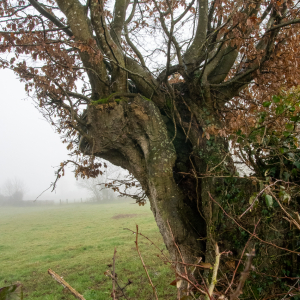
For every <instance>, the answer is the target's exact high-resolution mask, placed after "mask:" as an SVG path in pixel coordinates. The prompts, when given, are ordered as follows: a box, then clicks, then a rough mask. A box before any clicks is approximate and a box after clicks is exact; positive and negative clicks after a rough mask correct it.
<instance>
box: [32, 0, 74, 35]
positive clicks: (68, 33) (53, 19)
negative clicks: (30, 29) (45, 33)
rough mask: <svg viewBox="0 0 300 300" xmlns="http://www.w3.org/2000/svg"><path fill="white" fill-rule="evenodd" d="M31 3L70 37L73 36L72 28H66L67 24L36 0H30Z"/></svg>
mask: <svg viewBox="0 0 300 300" xmlns="http://www.w3.org/2000/svg"><path fill="white" fill-rule="evenodd" d="M29 2H30V4H31V5H32V6H33V7H34V8H35V9H36V10H37V11H38V12H39V13H40V14H41V15H43V16H44V17H46V18H47V19H48V20H50V21H51V22H52V23H54V24H55V25H56V26H57V27H59V28H61V29H62V30H63V31H64V32H65V33H66V34H67V35H68V36H69V37H72V36H73V33H72V31H71V30H69V29H68V28H66V25H64V24H63V23H61V22H60V21H59V20H58V19H57V18H56V17H55V16H53V15H52V14H50V13H49V12H47V11H46V10H45V9H44V8H43V7H42V6H41V5H40V4H39V3H38V2H37V1H36V0H29Z"/></svg>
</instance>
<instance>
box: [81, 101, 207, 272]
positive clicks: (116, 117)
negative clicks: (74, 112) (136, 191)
mask: <svg viewBox="0 0 300 300" xmlns="http://www.w3.org/2000/svg"><path fill="white" fill-rule="evenodd" d="M87 115H88V121H87V124H88V125H87V130H88V132H87V133H88V136H89V138H87V139H86V140H85V142H84V143H81V150H82V151H83V152H84V153H86V154H89V155H95V156H99V157H102V158H105V159H107V160H109V161H110V162H111V163H113V164H115V165H118V166H121V167H123V168H125V169H127V170H129V171H130V172H131V173H132V174H133V175H134V176H135V178H137V179H138V180H139V182H140V183H141V185H142V187H143V189H144V191H145V192H146V194H147V196H148V198H149V200H150V204H151V210H152V212H153V214H154V217H155V220H156V222H157V225H158V227H159V230H160V232H161V234H162V236H163V239H164V242H165V245H166V247H167V249H168V251H169V253H170V255H171V259H172V260H173V261H181V260H184V262H185V263H194V262H195V261H196V258H197V257H199V256H203V254H204V251H205V244H204V243H203V241H201V239H203V238H204V237H205V236H206V225H205V222H204V220H203V218H202V217H201V215H200V210H199V209H197V206H198V208H199V204H197V203H196V202H195V201H194V200H195V199H192V198H191V197H190V195H189V194H187V193H185V192H184V191H182V190H181V189H180V186H184V185H182V184H181V185H180V184H179V186H178V184H177V183H176V181H175V178H174V167H175V162H176V158H177V156H176V151H175V148H174V146H173V143H172V141H171V139H170V138H169V136H168V132H167V127H166V125H165V123H164V121H163V119H162V116H161V114H160V111H159V110H158V109H157V108H156V106H155V105H154V104H153V103H152V102H151V101H150V100H147V99H144V98H142V97H140V96H137V97H135V98H134V99H133V100H132V99H127V98H123V99H120V100H119V101H117V102H111V103H107V104H98V105H91V106H90V107H89V109H88V114H87ZM185 188H186V187H185ZM189 189H191V190H195V189H196V181H194V182H190V186H189ZM193 201H194V202H193ZM178 249H179V251H180V253H179V252H178ZM180 266H182V265H180ZM180 269H182V267H181V268H180ZM182 270H183V269H182Z"/></svg>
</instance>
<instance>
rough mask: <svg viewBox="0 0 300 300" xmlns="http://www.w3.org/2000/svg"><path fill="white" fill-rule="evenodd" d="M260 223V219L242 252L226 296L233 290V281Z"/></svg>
mask: <svg viewBox="0 0 300 300" xmlns="http://www.w3.org/2000/svg"><path fill="white" fill-rule="evenodd" d="M259 222H260V219H259V220H258V222H257V223H256V225H255V227H254V230H253V235H251V236H250V238H249V239H248V241H247V243H246V245H245V247H244V249H243V251H242V254H241V258H240V260H239V262H238V264H237V266H236V268H235V270H234V272H233V276H232V279H231V282H230V284H229V286H228V288H227V289H226V291H225V293H224V294H225V295H226V294H227V292H228V290H229V289H230V288H231V286H232V284H233V281H234V278H235V275H236V272H237V270H238V268H239V266H240V263H241V261H242V258H243V256H244V253H245V251H246V249H247V246H248V244H249V242H250V241H251V239H252V238H253V236H254V235H255V231H256V228H257V225H258V224H259Z"/></svg>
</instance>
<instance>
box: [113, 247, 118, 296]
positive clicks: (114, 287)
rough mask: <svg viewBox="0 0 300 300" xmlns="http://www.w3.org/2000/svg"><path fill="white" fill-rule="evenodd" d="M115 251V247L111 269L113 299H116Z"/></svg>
mask: <svg viewBox="0 0 300 300" xmlns="http://www.w3.org/2000/svg"><path fill="white" fill-rule="evenodd" d="M116 253H117V248H116V247H115V251H114V257H113V270H112V283H113V290H112V298H113V300H116V273H115V263H116Z"/></svg>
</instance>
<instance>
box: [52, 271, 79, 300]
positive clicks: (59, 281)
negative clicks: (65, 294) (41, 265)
mask: <svg viewBox="0 0 300 300" xmlns="http://www.w3.org/2000/svg"><path fill="white" fill-rule="evenodd" d="M48 274H49V275H51V276H52V277H53V278H54V279H55V280H56V281H57V282H58V283H59V284H61V285H62V286H63V287H64V288H66V289H68V290H69V291H70V292H71V294H72V295H73V296H74V297H75V298H77V299H80V300H85V298H83V296H82V295H80V294H79V293H78V292H77V291H76V290H75V289H73V288H72V287H71V286H70V285H69V284H68V283H67V282H66V281H65V280H64V279H63V278H62V277H60V276H59V275H57V274H56V273H55V272H54V271H52V270H51V269H49V270H48Z"/></svg>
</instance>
